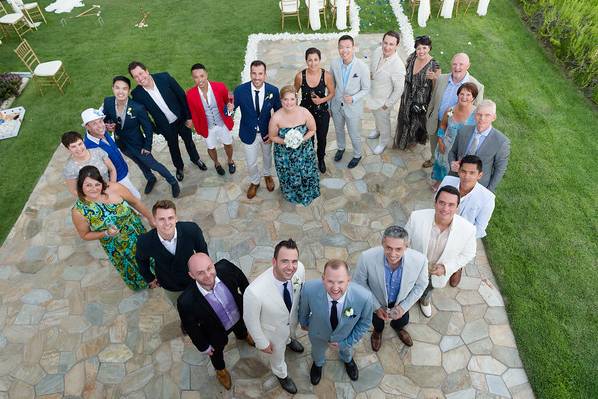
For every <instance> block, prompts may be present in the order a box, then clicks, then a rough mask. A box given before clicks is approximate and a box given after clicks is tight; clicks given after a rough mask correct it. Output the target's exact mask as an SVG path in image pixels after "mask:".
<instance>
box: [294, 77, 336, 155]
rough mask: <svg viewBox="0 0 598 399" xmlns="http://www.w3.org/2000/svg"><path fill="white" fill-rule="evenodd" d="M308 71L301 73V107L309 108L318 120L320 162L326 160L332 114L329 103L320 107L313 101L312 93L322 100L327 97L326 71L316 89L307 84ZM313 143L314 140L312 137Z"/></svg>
mask: <svg viewBox="0 0 598 399" xmlns="http://www.w3.org/2000/svg"><path fill="white" fill-rule="evenodd" d="M306 71H307V70H306V69H304V70H303V71H301V106H302V107H304V108H307V110H308V111H309V113H310V114H312V116H313V117H314V119H315V120H316V134H315V137H316V138H317V140H318V141H317V142H318V149H317V155H318V161H321V160H323V159H324V156H325V155H326V135H327V134H328V127H329V126H330V113H329V112H328V103H327V102H326V103H323V104H320V105H316V104H314V102H313V101H312V99H311V93H312V92H315V93H316V95H317V96H318V97H320V98H322V97H326V81H325V76H326V75H325V74H326V71H325V70H324V69H322V74H321V76H320V81H319V82H318V85H317V86H316V87H311V86H310V85H309V84H307V77H306ZM311 140H312V142H313V141H314V138H313V137H312V139H311Z"/></svg>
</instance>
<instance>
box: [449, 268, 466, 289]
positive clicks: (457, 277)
mask: <svg viewBox="0 0 598 399" xmlns="http://www.w3.org/2000/svg"><path fill="white" fill-rule="evenodd" d="M462 272H463V268H461V269H459V270H457V271H456V272H454V273H453V275H452V276H451V278H450V279H449V284H450V285H451V287H456V286H458V285H459V283H460V282H461V273H462Z"/></svg>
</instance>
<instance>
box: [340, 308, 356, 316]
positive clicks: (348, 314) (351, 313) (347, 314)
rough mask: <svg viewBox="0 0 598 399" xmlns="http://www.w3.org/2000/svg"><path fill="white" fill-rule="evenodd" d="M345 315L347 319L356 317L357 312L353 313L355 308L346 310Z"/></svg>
mask: <svg viewBox="0 0 598 399" xmlns="http://www.w3.org/2000/svg"><path fill="white" fill-rule="evenodd" d="M343 314H344V315H345V317H355V312H353V308H346V309H345V310H344V311H343Z"/></svg>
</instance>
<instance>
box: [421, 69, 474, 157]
mask: <svg viewBox="0 0 598 399" xmlns="http://www.w3.org/2000/svg"><path fill="white" fill-rule="evenodd" d="M449 76H451V74H450V73H443V74H442V75H440V76H439V77H438V80H437V81H436V85H434V91H432V100H431V101H430V105H429V106H428V115H427V118H428V119H427V121H426V130H427V131H428V138H429V139H430V151H431V152H432V158H431V159H432V160H433V159H434V152H435V151H436V142H437V138H438V137H437V136H436V131H437V130H438V120H439V118H438V111H439V107H440V103H441V102H442V96H444V92H445V91H446V88H447V86H448V80H449ZM467 81H468V82H471V83H473V84H475V85H476V86H477V87H478V95H477V97H476V98H475V100H473V105H474V106H477V105H478V104H479V103H480V102H482V100H483V99H484V85H483V84H481V83H480V82H478V80H477V79H476V78H474V77H473V76H471V75H469V74H468V75H467ZM454 100H455V104H456V103H457V97H456V96H455V99H454Z"/></svg>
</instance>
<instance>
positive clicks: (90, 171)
mask: <svg viewBox="0 0 598 399" xmlns="http://www.w3.org/2000/svg"><path fill="white" fill-rule="evenodd" d="M88 177H89V178H90V179H92V180H95V181H98V182H100V183H102V194H104V191H106V188H107V187H108V184H106V182H105V181H104V178H103V177H102V175H101V174H100V171H99V170H98V168H96V167H95V166H93V165H87V166H84V167H82V168H81V170H79V176H78V177H77V196H78V197H79V198H80V199H84V198H85V194H83V182H84V181H85V179H86V178H88Z"/></svg>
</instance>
